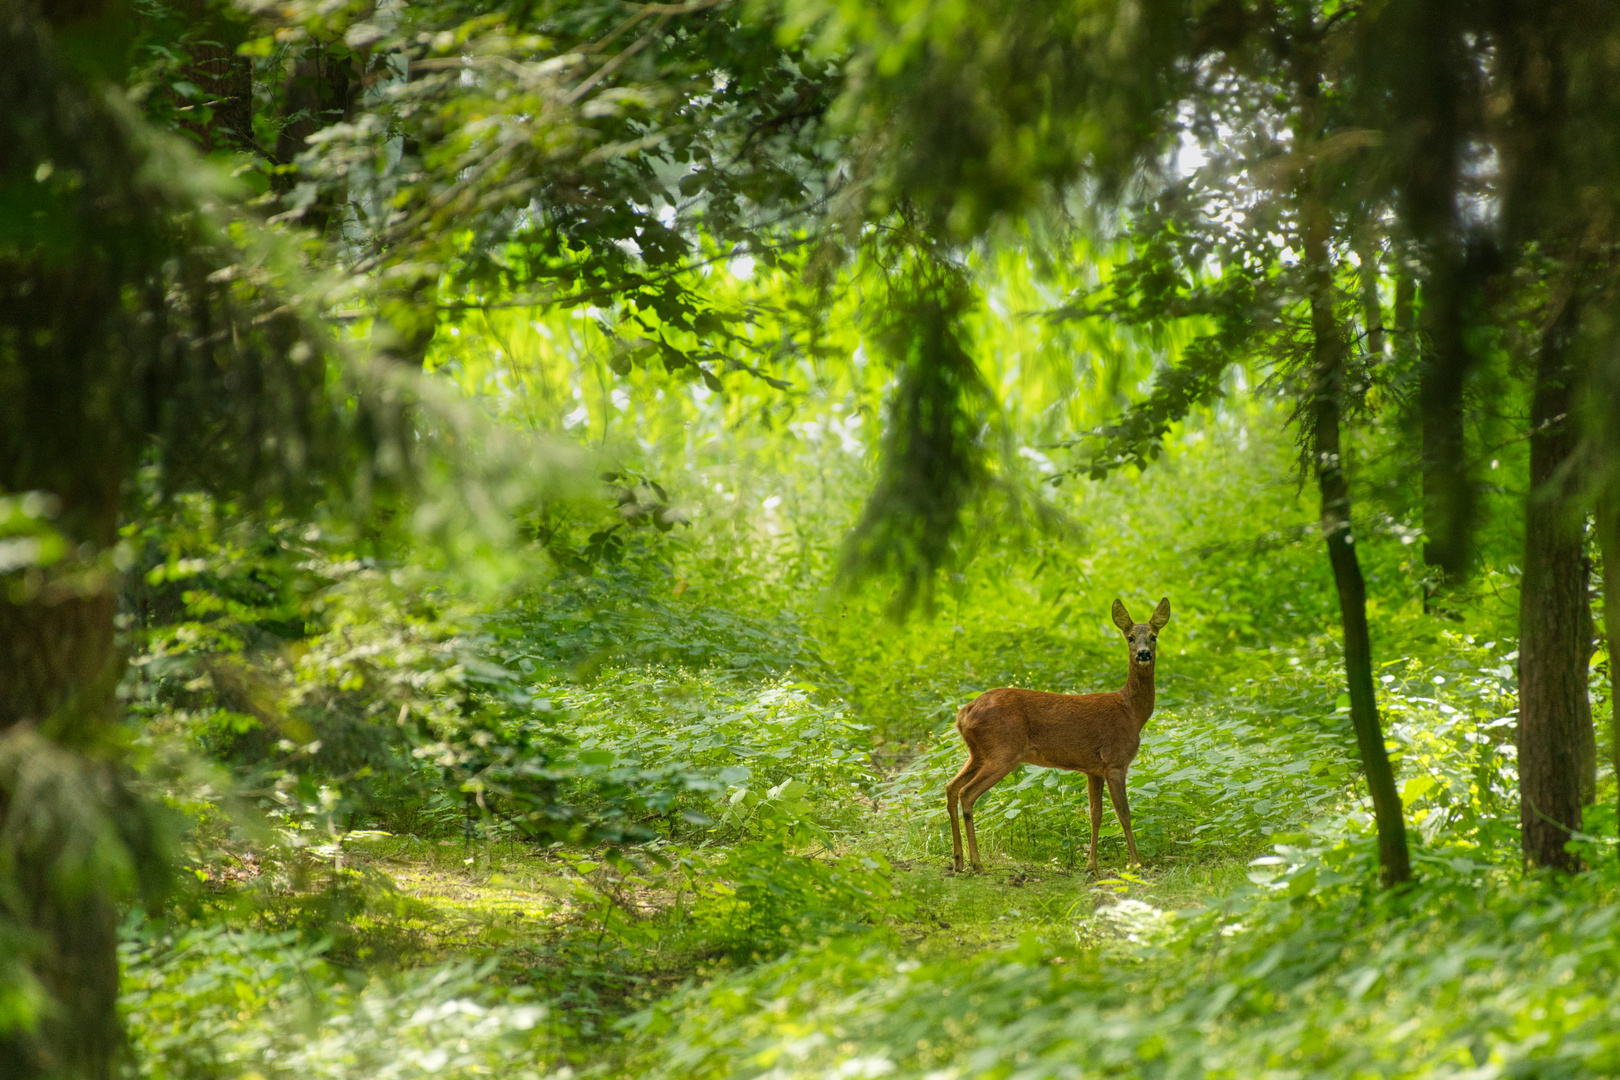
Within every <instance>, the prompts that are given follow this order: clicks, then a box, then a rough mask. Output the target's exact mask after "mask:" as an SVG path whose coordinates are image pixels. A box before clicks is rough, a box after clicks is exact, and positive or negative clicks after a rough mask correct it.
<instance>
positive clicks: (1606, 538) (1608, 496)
mask: <svg viewBox="0 0 1620 1080" xmlns="http://www.w3.org/2000/svg"><path fill="white" fill-rule="evenodd" d="M1609 415H1611V416H1612V415H1615V414H1614V413H1613V412H1611V413H1610V414H1609ZM1603 469H1604V472H1603V474H1602V475H1601V477H1600V479H1599V482H1598V483H1599V486H1598V501H1597V539H1598V549H1599V553H1600V554H1601V556H1602V558H1603V634H1604V637H1605V639H1606V640H1607V641H1608V645H1609V764H1610V765H1611V766H1612V767H1613V768H1614V776H1615V780H1616V781H1617V782H1620V707H1617V706H1616V697H1615V695H1616V692H1617V691H1620V476H1617V475H1616V473H1617V471H1620V465H1616V464H1614V463H1610V462H1605V463H1604V465H1603ZM1615 803H1616V805H1615V815H1616V816H1615V820H1616V821H1620V791H1617V792H1616V799H1615ZM1616 857H1617V858H1620V850H1617V851H1616Z"/></svg>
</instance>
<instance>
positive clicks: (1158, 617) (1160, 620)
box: [1148, 596, 1170, 634]
mask: <svg viewBox="0 0 1620 1080" xmlns="http://www.w3.org/2000/svg"><path fill="white" fill-rule="evenodd" d="M1169 621H1170V598H1169V597H1168V596H1167V597H1165V598H1164V599H1163V600H1160V601H1159V606H1158V607H1156V608H1154V609H1153V617H1152V618H1150V619H1148V625H1149V626H1151V627H1152V628H1153V632H1154V633H1155V634H1157V633H1158V632H1159V631H1160V630H1163V629H1164V624H1165V623H1167V622H1169Z"/></svg>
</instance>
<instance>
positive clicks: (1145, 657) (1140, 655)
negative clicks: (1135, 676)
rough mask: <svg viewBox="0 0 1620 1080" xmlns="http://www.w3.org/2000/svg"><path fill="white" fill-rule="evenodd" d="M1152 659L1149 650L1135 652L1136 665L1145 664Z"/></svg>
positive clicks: (1151, 653)
mask: <svg viewBox="0 0 1620 1080" xmlns="http://www.w3.org/2000/svg"><path fill="white" fill-rule="evenodd" d="M1152 659H1153V652H1152V650H1150V649H1137V650H1136V662H1137V663H1138V664H1145V663H1147V662H1148V661H1149V660H1152Z"/></svg>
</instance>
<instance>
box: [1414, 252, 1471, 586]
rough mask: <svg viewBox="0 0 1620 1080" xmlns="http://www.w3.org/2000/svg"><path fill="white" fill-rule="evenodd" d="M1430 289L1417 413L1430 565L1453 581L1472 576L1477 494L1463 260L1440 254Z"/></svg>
mask: <svg viewBox="0 0 1620 1080" xmlns="http://www.w3.org/2000/svg"><path fill="white" fill-rule="evenodd" d="M1436 261H1437V262H1438V263H1439V264H1440V265H1439V266H1438V267H1437V268H1436V269H1435V270H1433V271H1431V273H1430V275H1429V278H1428V280H1427V281H1426V282H1424V287H1423V331H1424V333H1423V353H1422V362H1421V364H1420V365H1419V367H1418V413H1419V416H1420V417H1421V421H1420V422H1421V424H1422V429H1423V530H1424V532H1425V534H1427V540H1426V542H1425V543H1424V546H1423V561H1424V563H1425V564H1427V565H1428V566H1430V567H1433V568H1434V569H1435V570H1438V571H1439V572H1440V575H1441V577H1442V578H1443V579H1444V581H1446V582H1455V581H1460V580H1462V578H1463V577H1464V576H1465V575H1466V574H1467V572H1468V562H1469V543H1468V537H1469V534H1470V532H1471V531H1472V528H1473V519H1474V491H1473V486H1472V484H1471V483H1470V481H1469V477H1468V465H1467V461H1468V458H1467V448H1466V444H1465V441H1464V428H1463V387H1464V385H1465V384H1466V382H1467V378H1468V371H1469V368H1470V367H1471V366H1472V363H1471V360H1472V357H1471V356H1470V355H1469V351H1468V346H1467V340H1466V338H1465V337H1464V334H1463V319H1462V304H1463V293H1464V289H1463V282H1462V269H1461V259H1460V258H1458V257H1457V256H1456V254H1455V253H1453V252H1451V251H1447V252H1444V253H1443V254H1441V255H1439V256H1438V257H1437V259H1436Z"/></svg>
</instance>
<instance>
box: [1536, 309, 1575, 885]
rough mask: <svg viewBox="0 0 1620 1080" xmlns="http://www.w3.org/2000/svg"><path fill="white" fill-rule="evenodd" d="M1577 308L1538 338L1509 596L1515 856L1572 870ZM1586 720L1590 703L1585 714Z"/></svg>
mask: <svg viewBox="0 0 1620 1080" xmlns="http://www.w3.org/2000/svg"><path fill="white" fill-rule="evenodd" d="M1578 312H1579V305H1578V303H1577V301H1576V300H1575V299H1574V298H1573V297H1571V298H1570V299H1568V300H1567V301H1565V305H1564V310H1563V312H1562V313H1560V315H1559V316H1558V318H1557V320H1556V321H1555V322H1554V323H1553V325H1552V326H1551V327H1549V328H1548V329H1547V331H1546V332H1545V333H1544V334H1543V335H1542V341H1541V352H1540V356H1539V357H1538V358H1537V362H1536V374H1535V380H1536V381H1535V394H1534V398H1533V400H1532V403H1531V408H1530V423H1531V434H1530V496H1529V501H1528V505H1527V507H1526V513H1525V528H1524V549H1525V550H1524V579H1523V582H1522V585H1521V590H1520V600H1519V672H1520V674H1519V727H1518V741H1519V822H1520V827H1521V830H1522V844H1523V847H1524V854H1525V857H1526V858H1528V859H1529V860H1530V861H1531V862H1533V863H1536V864H1537V865H1540V866H1552V867H1557V868H1559V869H1561V870H1569V871H1574V870H1578V869H1580V860H1578V859H1577V858H1576V857H1575V856H1574V855H1572V854H1570V853H1569V852H1567V851H1565V850H1564V844H1565V842H1566V841H1568V840H1569V838H1570V834H1571V833H1572V832H1574V831H1577V830H1579V829H1580V827H1581V745H1582V737H1581V736H1582V733H1581V730H1580V723H1581V719H1582V715H1583V712H1582V702H1584V701H1585V699H1586V672H1585V670H1584V669H1583V668H1582V663H1581V662H1582V660H1583V659H1584V658H1585V657H1586V656H1587V655H1588V654H1587V650H1586V647H1585V646H1583V644H1582V642H1581V634H1582V631H1583V630H1584V629H1585V627H1586V625H1587V620H1589V619H1590V614H1589V613H1588V614H1586V616H1585V618H1584V619H1583V609H1584V608H1585V606H1586V595H1585V593H1586V590H1585V587H1584V586H1585V572H1584V570H1583V568H1582V565H1581V547H1582V536H1581V532H1582V516H1581V512H1580V507H1579V504H1578V502H1577V499H1576V488H1575V477H1574V475H1573V472H1574V470H1573V469H1572V468H1570V467H1569V466H1570V464H1571V460H1572V457H1573V455H1574V453H1575V450H1576V436H1575V432H1574V425H1573V424H1572V423H1571V422H1570V418H1569V410H1570V405H1571V399H1572V397H1573V393H1572V390H1573V387H1572V383H1573V381H1574V373H1573V370H1572V368H1571V366H1570V363H1569V352H1570V345H1571V342H1572V340H1573V338H1574V335H1575V331H1576V325H1577V322H1578ZM1584 715H1585V717H1586V724H1587V727H1588V728H1590V726H1591V711H1590V704H1589V703H1588V704H1587V705H1586V710H1585V714H1584Z"/></svg>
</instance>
